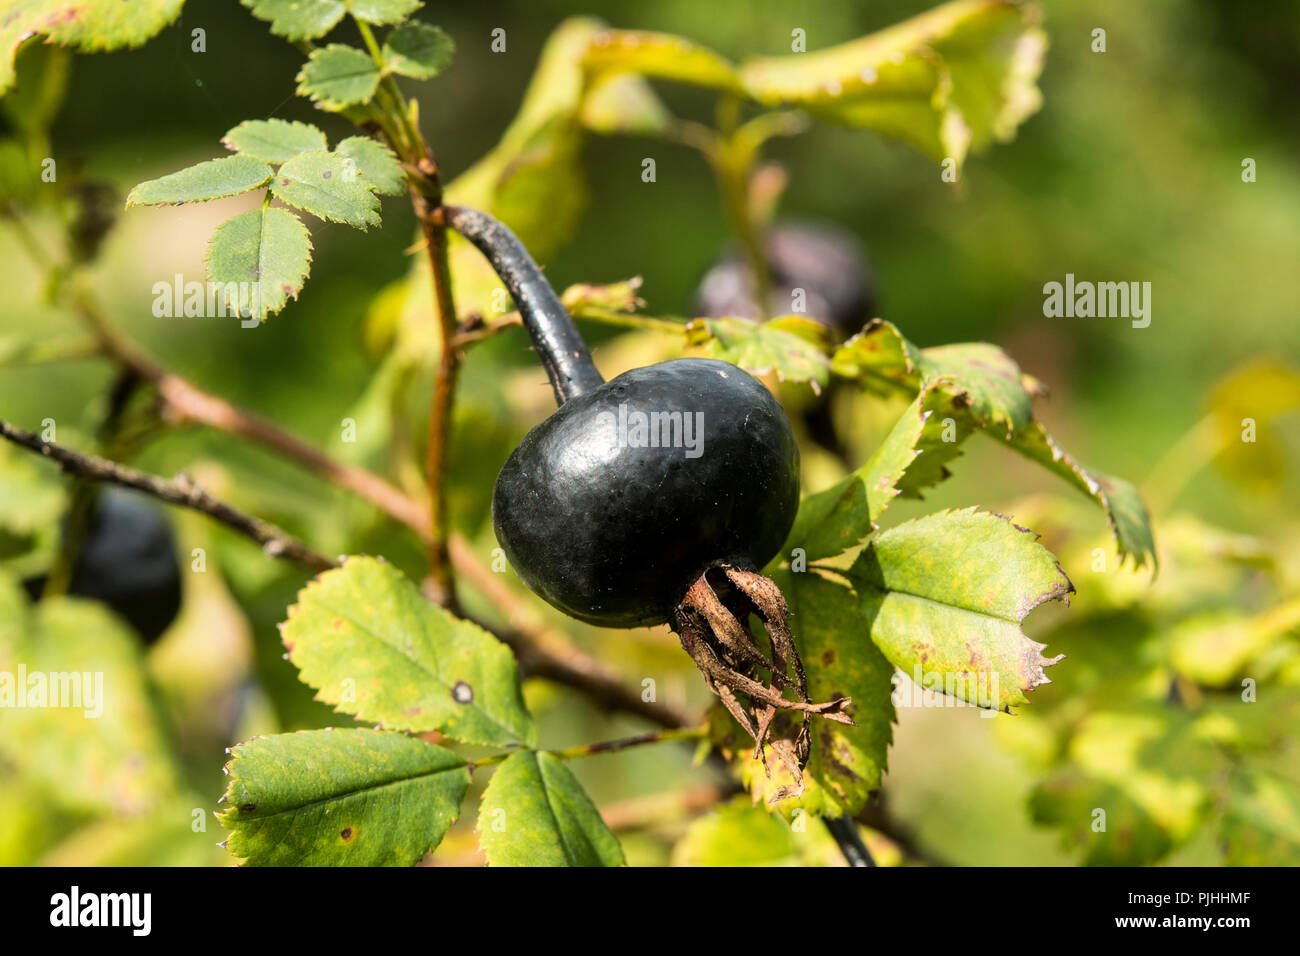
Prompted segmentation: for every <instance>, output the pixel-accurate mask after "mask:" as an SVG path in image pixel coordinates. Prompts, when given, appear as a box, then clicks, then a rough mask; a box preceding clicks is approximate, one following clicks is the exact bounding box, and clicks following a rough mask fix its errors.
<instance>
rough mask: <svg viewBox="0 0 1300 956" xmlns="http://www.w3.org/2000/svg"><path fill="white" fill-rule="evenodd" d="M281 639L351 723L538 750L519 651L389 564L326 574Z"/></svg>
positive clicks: (357, 563) (370, 561)
mask: <svg viewBox="0 0 1300 956" xmlns="http://www.w3.org/2000/svg"><path fill="white" fill-rule="evenodd" d="M281 630H282V636H283V638H284V643H285V646H286V647H287V648H288V649H289V660H291V661H292V662H293V663H294V665H295V666H296V667H297V668H298V669H299V671H300V672H301V677H302V680H303V681H305V682H306V683H308V684H310V685H311V686H312V687H315V688H316V689H317V690H318V691H319V694H318V697H319V699H321V700H323V701H325V702H326V703H328V704H333V705H334V706H335V707H337V708H338V709H339V710H340V711H342V712H343V713H347V714H355V715H356V716H357V717H358V718H360V719H361V720H368V721H373V722H375V723H380V724H383V725H384V726H387V727H395V728H400V729H403V730H417V731H424V730H438V731H441V732H443V733H445V734H446V735H447V736H449V737H451V738H452V739H454V740H462V741H465V742H466V743H477V744H502V745H507V744H519V743H523V744H532V743H535V742H536V739H537V728H536V726H535V725H534V724H533V719H532V717H531V716H529V714H528V711H527V710H526V709H525V707H524V702H523V697H522V695H521V693H520V690H519V669H518V667H517V666H516V664H515V658H514V654H513V653H512V652H511V650H510V649H509V648H508V647H506V646H505V645H504V644H502V643H501V642H500V641H498V640H497V639H496V638H495V637H493V636H492V635H491V634H488V633H487V632H486V631H484V630H482V629H481V628H479V627H478V626H477V625H475V624H471V623H470V622H468V621H464V620H461V619H459V618H456V617H453V616H452V615H450V614H448V613H447V612H446V611H445V610H443V609H442V608H440V607H438V606H436V605H434V604H431V603H429V601H427V600H426V599H425V598H424V597H423V595H421V594H420V592H419V590H418V589H417V588H416V587H415V585H413V584H412V583H411V582H410V581H408V580H407V579H406V578H405V577H404V576H403V575H402V573H401V572H400V571H398V570H397V569H396V568H394V567H393V566H392V565H390V564H387V563H385V562H381V561H378V560H376V559H374V558H367V557H350V558H348V559H347V561H346V562H345V563H344V565H343V567H341V568H339V569H337V570H333V571H326V572H325V573H324V574H322V575H320V576H319V577H317V578H316V579H315V580H314V581H312V582H311V583H310V584H308V585H307V587H306V588H304V589H303V591H302V592H301V593H300V594H299V595H298V603H297V604H295V605H294V606H293V607H291V608H290V609H289V618H288V620H287V621H285V623H284V625H283V626H282V629H281Z"/></svg>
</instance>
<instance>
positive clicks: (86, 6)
mask: <svg viewBox="0 0 1300 956" xmlns="http://www.w3.org/2000/svg"><path fill="white" fill-rule="evenodd" d="M184 2H185V0H131V2H130V3H123V2H122V0H18V2H11V3H8V4H6V5H5V7H6V9H5V11H4V13H3V15H0V95H3V94H4V93H5V91H6V90H8V89H9V87H10V86H12V85H13V82H14V56H15V54H16V53H17V51H18V47H19V46H21V45H22V43H23V41H24V40H26V39H27V38H28V37H30V36H31V35H32V34H35V33H39V34H42V35H43V36H45V37H46V38H47V39H48V41H49V42H50V43H57V44H59V45H60V46H70V47H75V48H76V49H78V50H80V51H81V52H83V53H95V52H102V51H108V50H120V49H122V48H123V47H133V46H139V45H140V44H142V43H144V42H145V41H146V40H149V39H150V38H151V37H153V36H155V35H156V34H157V33H158V32H159V31H160V30H162V28H163V27H165V26H167V24H169V23H171V22H172V20H174V19H176V15H177V14H178V13H180V11H181V4H183V3H184Z"/></svg>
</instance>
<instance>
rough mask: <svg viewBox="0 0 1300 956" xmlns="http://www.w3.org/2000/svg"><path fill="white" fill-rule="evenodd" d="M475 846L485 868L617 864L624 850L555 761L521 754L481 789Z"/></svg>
mask: <svg viewBox="0 0 1300 956" xmlns="http://www.w3.org/2000/svg"><path fill="white" fill-rule="evenodd" d="M478 831H479V846H480V847H482V849H483V853H484V854H485V855H486V856H487V861H488V864H489V865H490V866H622V865H623V863H624V860H623V850H622V848H621V847H620V846H619V844H618V839H617V838H616V837H615V836H614V834H613V833H611V832H610V829H609V827H607V826H605V821H604V820H602V819H601V818H600V813H599V812H597V810H596V808H595V806H593V805H592V802H591V799H590V798H589V797H588V796H587V794H586V792H585V791H584V790H583V789H582V785H581V784H579V783H578V781H577V778H575V777H574V776H573V774H572V773H570V772H569V768H568V767H566V766H564V764H563V762H561V761H560V760H559V759H558V758H557V757H555V756H553V755H551V754H548V753H535V752H533V751H525V752H523V753H517V754H512V755H511V756H510V757H507V758H506V760H505V762H504V763H502V764H501V766H500V767H498V768H497V771H496V773H494V774H493V775H492V780H491V782H490V783H489V784H488V785H487V789H485V790H484V791H483V801H482V803H481V804H480V806H479V817H478Z"/></svg>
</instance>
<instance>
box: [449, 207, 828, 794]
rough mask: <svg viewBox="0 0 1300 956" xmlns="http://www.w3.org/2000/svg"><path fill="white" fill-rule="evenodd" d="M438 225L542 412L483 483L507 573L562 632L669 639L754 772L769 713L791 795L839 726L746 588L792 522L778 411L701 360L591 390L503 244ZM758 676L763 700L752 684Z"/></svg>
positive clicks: (548, 304) (791, 456)
mask: <svg viewBox="0 0 1300 956" xmlns="http://www.w3.org/2000/svg"><path fill="white" fill-rule="evenodd" d="M439 212H440V215H442V216H444V217H445V221H446V222H447V224H448V225H450V226H451V227H452V228H454V229H456V230H457V231H458V232H460V234H461V235H463V236H464V237H465V238H466V239H468V240H469V241H470V242H472V243H474V245H475V246H477V247H478V248H479V249H480V250H481V251H482V252H483V254H484V255H485V256H487V258H488V260H489V261H490V262H491V263H492V266H493V268H495V269H496V272H497V274H498V275H499V276H500V277H501V279H502V280H503V281H504V282H505V284H506V287H507V288H508V289H509V290H510V294H511V296H512V297H513V298H514V300H515V303H516V305H518V307H519V317H520V319H521V320H522V321H523V325H524V327H525V328H526V329H527V330H528V334H529V337H530V338H531V339H532V340H533V347H534V348H535V349H536V350H537V354H538V357H539V358H540V359H541V360H542V366H543V367H544V368H545V369H546V374H547V376H548V377H549V378H550V380H551V388H552V390H553V391H554V392H555V401H556V404H558V405H559V406H560V408H559V411H557V412H556V413H555V414H554V415H552V416H551V417H550V418H548V419H547V420H546V421H544V422H543V423H542V424H540V425H538V426H537V427H536V428H534V429H533V430H532V431H531V432H529V433H528V434H527V435H526V436H525V437H524V440H523V441H522V442H520V443H519V447H518V448H516V449H515V450H514V452H513V453H512V454H511V455H510V458H509V459H508V460H507V461H506V463H505V466H504V467H502V469H501V473H500V474H499V475H498V476H497V482H496V487H495V489H494V491H493V497H492V518H493V523H494V525H495V526H496V533H497V540H498V541H500V543H501V546H502V547H503V548H504V549H505V552H506V555H507V557H509V559H510V562H511V563H512V564H513V565H514V568H515V570H516V571H517V572H518V574H519V576H520V577H521V578H522V579H523V581H524V583H525V584H527V585H528V586H529V587H530V588H532V590H533V591H535V592H536V593H537V594H539V595H540V596H541V597H543V598H545V599H546V600H547V601H548V602H550V603H551V604H552V605H554V606H555V607H557V608H559V609H560V610H562V611H564V612H565V613H566V614H569V615H570V616H572V617H576V618H578V619H580V620H583V621H587V622H589V623H592V624H597V625H601V626H605V627H635V626H638V625H652V624H660V623H664V622H671V623H672V626H673V629H674V630H675V631H676V632H677V635H678V637H679V638H680V639H681V642H682V649H683V650H685V651H686V653H687V654H689V655H690V657H691V660H693V661H694V662H695V666H696V667H698V668H699V670H700V674H701V675H702V676H703V678H704V683H705V686H706V687H708V688H709V690H711V691H712V692H713V693H715V694H717V695H718V697H719V699H720V700H721V701H722V704H723V706H725V707H726V709H727V711H728V712H729V713H730V714H731V715H732V716H733V717H734V718H735V719H736V721H737V722H738V723H739V724H740V726H741V727H743V728H744V729H745V731H746V732H747V733H748V734H749V735H750V736H751V737H753V738H754V744H755V756H756V757H760V756H761V757H762V759H763V761H764V762H765V763H766V761H767V751H766V749H765V746H766V744H767V742H768V741H769V739H770V738H771V735H772V728H773V720H774V718H775V715H776V714H777V712H778V711H787V710H788V711H795V712H798V713H801V714H802V718H801V720H800V721H799V725H798V729H797V730H796V731H795V734H794V738H793V739H792V740H788V741H785V743H784V744H783V749H782V751H781V754H782V756H781V760H782V763H783V764H785V765H786V766H787V767H788V768H789V769H790V770H791V771H792V773H793V774H794V776H795V777H796V778H799V772H800V769H801V768H802V767H803V766H804V765H805V764H806V763H807V762H808V759H809V754H810V752H811V744H812V734H811V719H812V717H813V716H820V717H823V718H825V719H827V720H832V721H836V722H838V723H842V724H852V723H853V718H852V717H851V716H850V715H849V713H848V712H847V708H848V706H849V705H850V704H851V703H852V700H851V699H850V698H848V697H835V698H832V699H830V700H826V701H821V702H814V701H813V700H812V699H811V698H810V696H809V693H808V679H807V674H806V673H805V671H804V666H803V662H802V661H801V660H800V658H799V651H798V648H797V647H796V646H795V642H794V636H793V634H792V633H791V631H790V626H789V609H788V608H787V607H786V603H785V597H784V596H783V595H782V594H781V590H780V588H778V587H777V586H776V584H775V583H774V582H772V581H771V580H770V579H768V578H765V577H763V575H762V574H761V573H760V572H759V569H760V568H761V567H762V566H763V565H764V564H766V563H767V561H768V560H769V559H770V558H772V557H773V556H774V555H775V554H776V552H777V550H778V549H779V548H780V547H781V544H782V542H783V541H784V540H785V536H786V535H787V534H788V533H789V531H790V527H791V526H792V525H793V523H794V517H795V512H796V510H797V509H798V505H799V448H798V445H797V444H796V443H795V440H794V435H793V433H792V432H791V429H790V422H789V420H788V419H787V418H786V417H785V412H784V411H782V409H781V406H780V404H778V403H777V401H776V399H775V398H773V397H772V394H771V393H770V392H768V390H767V389H766V388H765V387H764V386H763V384H762V383H761V382H759V381H758V380H757V379H756V378H754V377H753V376H752V375H750V374H749V373H747V372H745V371H742V370H741V369H739V368H737V367H736V366H734V365H731V364H729V363H727V362H718V361H714V360H711V359H677V360H674V361H671V362H660V363H659V364H657V365H651V366H648V367H647V368H639V369H634V370H633V371H631V372H626V373H624V374H623V375H620V376H619V377H618V378H616V379H614V380H613V381H611V382H606V381H604V379H602V378H601V375H600V372H599V371H598V370H597V369H596V366H595V365H594V364H593V363H592V361H591V355H590V353H589V352H588V351H587V347H586V345H585V344H583V341H582V336H580V335H579V334H578V330H577V327H576V326H574V324H573V320H572V318H570V317H569V314H568V313H567V312H566V311H565V310H564V306H563V305H562V304H561V303H560V300H559V298H557V297H556V295H555V291H554V290H553V289H552V288H551V287H550V285H549V284H548V283H547V281H546V279H545V278H544V277H543V276H542V273H541V270H539V269H538V268H537V264H536V263H535V262H533V260H532V257H531V256H529V255H528V250H526V249H525V248H524V247H523V245H522V244H521V243H520V242H519V240H518V239H517V238H516V237H515V236H514V235H513V234H512V233H511V232H510V230H509V229H507V228H506V227H505V226H503V225H502V224H501V223H499V222H497V221H496V220H495V219H493V218H492V217H491V216H488V215H486V214H485V213H481V212H478V211H476V210H473V209H465V208H462V207H456V206H444V207H442V208H441V209H440V210H439ZM753 616H757V617H758V619H759V620H760V621H762V624H763V627H764V629H765V630H766V631H767V635H768V646H769V648H770V651H769V652H768V653H767V654H765V653H764V651H763V650H761V649H760V648H759V646H758V645H757V644H756V643H755V642H754V640H753V639H752V637H750V636H749V634H748V631H747V626H748V622H749V620H750V618H751V617H753ZM791 668H793V672H792V671H791ZM764 670H766V671H768V672H769V673H770V678H769V679H768V680H767V681H766V682H763V681H760V680H758V679H756V677H757V676H758V675H759V674H760V673H761V672H762V671H764ZM790 690H793V692H794V697H795V699H793V700H791V699H790V698H789V697H788V696H787V692H788V691H790ZM742 698H743V699H744V700H747V701H748V702H749V704H748V707H746V706H745V704H744V703H743V702H742Z"/></svg>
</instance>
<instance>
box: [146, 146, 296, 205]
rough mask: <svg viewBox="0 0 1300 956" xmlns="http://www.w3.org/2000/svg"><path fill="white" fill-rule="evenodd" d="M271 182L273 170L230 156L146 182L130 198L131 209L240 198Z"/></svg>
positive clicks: (245, 157) (264, 164)
mask: <svg viewBox="0 0 1300 956" xmlns="http://www.w3.org/2000/svg"><path fill="white" fill-rule="evenodd" d="M270 178H271V167H270V166H268V165H266V163H264V162H262V161H261V160H260V159H255V158H253V157H252V156H226V157H223V158H222V159H209V160H208V161H207V162H203V163H199V164H198V165H197V166H191V167H189V169H182V170H180V171H179V172H175V173H171V174H170V175H167V176H163V177H162V178H160V179H151V180H149V181H148V182H143V183H141V184H140V185H138V186H136V187H135V188H134V189H132V190H131V193H130V195H128V196H127V197H126V204H127V205H128V206H173V205H178V204H180V203H187V202H207V201H208V200H210V199H224V198H225V197H227V196H238V195H239V194H240V193H246V192H248V191H249V190H251V189H257V188H258V187H259V186H265V185H266V184H267V182H268V181H269V180H270Z"/></svg>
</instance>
